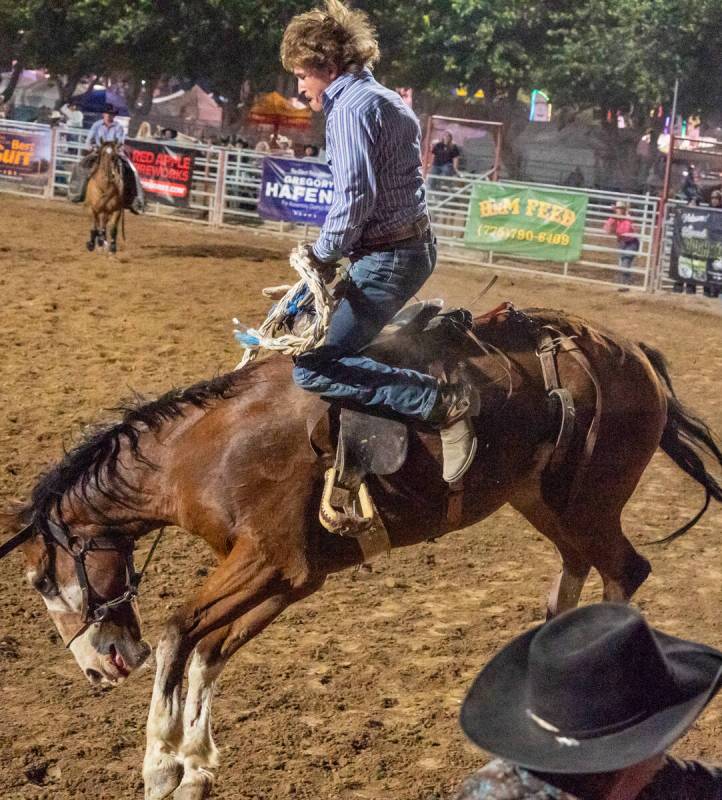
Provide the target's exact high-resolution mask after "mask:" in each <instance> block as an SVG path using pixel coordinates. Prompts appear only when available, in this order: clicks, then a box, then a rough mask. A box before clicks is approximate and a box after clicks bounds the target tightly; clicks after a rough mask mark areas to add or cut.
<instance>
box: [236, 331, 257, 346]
mask: <svg viewBox="0 0 722 800" xmlns="http://www.w3.org/2000/svg"><path fill="white" fill-rule="evenodd" d="M233 338H234V339H235V340H236V341H237V342H238V344H240V345H241V347H258V345H259V344H260V343H261V340H260V339H259V338H258V337H257V336H253V335H252V334H250V333H246V332H245V331H234V332H233Z"/></svg>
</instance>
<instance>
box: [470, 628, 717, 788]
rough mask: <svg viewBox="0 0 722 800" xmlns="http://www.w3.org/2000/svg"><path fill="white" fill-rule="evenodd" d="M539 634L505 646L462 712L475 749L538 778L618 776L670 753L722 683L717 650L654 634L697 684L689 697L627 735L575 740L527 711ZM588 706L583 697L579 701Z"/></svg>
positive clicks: (632, 727)
mask: <svg viewBox="0 0 722 800" xmlns="http://www.w3.org/2000/svg"><path fill="white" fill-rule="evenodd" d="M538 630H539V628H534V629H532V630H531V631H528V632H527V633H526V634H523V635H522V636H520V637H519V638H518V639H515V640H514V641H513V642H512V643H510V644H509V645H507V646H506V647H505V648H504V649H503V650H502V651H501V652H500V653H498V654H497V655H496V656H495V657H494V658H493V659H492V660H491V661H490V662H489V664H487V666H486V667H485V668H484V669H483V670H482V671H481V673H480V674H479V675H478V676H477V678H476V680H475V681H474V683H473V684H472V686H471V689H470V690H469V693H468V694H467V696H466V699H465V700H464V703H463V705H462V708H461V717H460V722H461V728H462V730H463V731H464V733H465V734H466V735H467V736H468V737H469V739H471V741H472V742H474V744H476V745H478V746H479V747H481V748H482V749H483V750H486V751H488V752H489V753H493V754H494V755H496V756H500V757H501V758H505V759H507V760H509V761H513V762H514V763H515V764H518V765H519V766H521V767H525V768H526V769H531V770H537V771H539V772H556V773H567V774H569V773H579V774H588V773H593V772H613V771H614V770H618V769H622V768H624V767H628V766H631V765H632V764H638V763H640V762H641V761H645V760H646V759H648V758H651V757H652V756H655V755H658V754H660V753H662V752H663V751H664V750H666V749H667V748H668V747H670V746H671V745H672V744H673V743H674V742H675V741H676V740H677V739H679V738H680V736H682V735H683V734H684V732H685V731H686V730H687V729H688V728H689V727H690V726H691V725H692V723H693V722H694V721H695V719H697V717H698V716H699V715H700V713H701V712H702V710H703V709H704V707H705V706H706V705H707V704H708V703H709V701H710V700H711V699H712V698H713V697H714V695H715V694H716V692H717V691H718V690H719V688H720V686H721V685H722V658H721V657H720V654H719V653H718V652H717V651H716V650H713V649H712V648H708V647H705V646H704V645H696V644H694V643H692V642H687V641H685V640H683V639H677V638H675V637H673V636H667V635H666V634H662V633H660V632H659V631H654V632H653V633H654V636H655V638H656V639H657V641H658V643H659V645H660V647H661V649H662V650H663V652H665V654H666V657H667V659H668V662H669V663H670V664H672V665H673V668H674V669H675V671H678V670H679V671H680V672H683V673H684V674H685V676H686V677H687V678H688V679H689V678H691V677H692V676H694V677H693V678H692V679H691V680H689V681H688V682H689V683H691V684H692V686H691V688H690V690H689V692H688V693H687V696H686V698H685V699H684V700H683V701H682V702H676V703H674V704H672V705H670V706H668V707H666V708H663V709H661V710H659V711H657V712H655V713H653V714H651V715H650V716H648V717H646V718H644V719H642V720H641V721H639V722H637V723H635V724H633V725H630V726H629V727H628V728H625V729H624V730H620V731H616V732H614V733H609V734H605V735H600V736H595V737H593V738H574V737H571V736H566V737H565V735H564V732H563V731H553V730H546V729H545V728H543V727H542V726H541V725H539V724H538V723H537V722H535V721H534V720H533V719H532V718H531V717H530V716H529V713H528V705H527V700H526V698H527V688H528V682H527V669H526V665H527V659H528V653H529V646H530V644H531V641H532V639H533V638H534V636H535V634H536V633H537V631H538ZM579 702H583V698H580V699H579Z"/></svg>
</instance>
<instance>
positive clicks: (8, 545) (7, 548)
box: [0, 522, 35, 558]
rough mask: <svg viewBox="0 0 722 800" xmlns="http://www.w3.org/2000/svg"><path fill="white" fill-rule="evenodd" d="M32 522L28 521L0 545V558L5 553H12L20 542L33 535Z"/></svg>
mask: <svg viewBox="0 0 722 800" xmlns="http://www.w3.org/2000/svg"><path fill="white" fill-rule="evenodd" d="M34 524H35V523H34V522H29V523H28V524H27V525H26V526H25V527H24V528H23V529H22V530H20V531H18V532H17V533H16V534H15V536H13V537H12V539H8V540H7V542H5V543H4V544H2V545H0V558H5V556H6V555H8V554H9V553H12V551H13V550H15V549H16V548H17V547H20V545H21V544H24V543H25V542H27V541H28V539H31V538H32V536H33V526H34Z"/></svg>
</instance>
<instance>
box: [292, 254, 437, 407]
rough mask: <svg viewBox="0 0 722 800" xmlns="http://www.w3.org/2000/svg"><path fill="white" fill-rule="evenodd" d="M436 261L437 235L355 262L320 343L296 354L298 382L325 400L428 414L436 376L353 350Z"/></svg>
mask: <svg viewBox="0 0 722 800" xmlns="http://www.w3.org/2000/svg"><path fill="white" fill-rule="evenodd" d="M435 264H436V240H434V241H429V242H421V241H420V242H414V243H413V244H412V245H404V246H403V247H400V248H397V249H395V250H390V251H381V252H374V253H369V254H368V255H365V256H363V257H362V258H360V259H359V260H358V261H356V262H355V263H354V264H353V265H352V266H351V269H350V271H349V279H348V281H347V286H346V289H345V293H344V296H343V298H342V299H341V301H340V302H339V304H338V306H337V307H336V310H335V311H334V314H333V316H332V318H331V323H330V325H329V328H328V331H327V333H326V339H325V340H324V343H323V345H321V347H317V348H316V349H315V350H310V351H309V352H307V353H303V354H302V355H300V356H298V357H297V358H296V364H295V367H294V369H293V379H294V381H295V382H296V384H297V385H298V386H300V387H301V388H302V389H306V390H308V391H310V392H317V393H319V394H321V395H322V396H323V397H325V398H327V399H339V400H347V401H351V402H354V403H358V404H360V405H363V406H368V407H370V408H378V409H381V410H383V409H387V410H388V409H390V410H392V411H395V412H396V413H397V414H401V415H403V416H408V417H412V418H414V419H421V420H424V419H427V418H428V417H429V415H430V414H431V410H432V409H433V407H434V403H435V402H436V396H437V394H438V381H437V380H436V378H433V377H432V376H431V375H425V374H423V373H421V372H416V371H415V370H411V369H401V368H398V367H390V366H388V365H387V364H382V363H380V362H378V361H374V360H373V359H372V358H368V357H367V356H362V355H355V354H356V353H358V351H359V350H362V349H363V348H364V347H365V346H366V345H367V344H369V343H370V342H372V341H373V340H374V339H375V338H376V335H377V334H378V333H379V331H380V330H381V329H382V328H383V327H384V325H386V323H387V322H389V321H390V320H391V319H392V318H393V317H394V316H395V314H396V313H397V312H398V311H400V310H401V309H402V308H403V306H404V305H405V304H406V302H407V300H408V299H409V298H410V297H412V296H413V295H414V294H415V293H416V292H417V291H418V290H419V289H420V288H421V286H422V285H423V283H424V282H425V281H426V279H427V278H428V277H429V275H431V272H432V271H433V269H434V266H435Z"/></svg>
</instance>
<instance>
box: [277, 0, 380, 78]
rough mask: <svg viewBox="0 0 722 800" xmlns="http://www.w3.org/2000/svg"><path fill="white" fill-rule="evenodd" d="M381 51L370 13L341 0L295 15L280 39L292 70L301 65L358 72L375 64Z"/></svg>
mask: <svg viewBox="0 0 722 800" xmlns="http://www.w3.org/2000/svg"><path fill="white" fill-rule="evenodd" d="M379 55H380V53H379V45H378V42H377V41H376V31H375V30H374V27H373V25H372V24H371V22H370V20H369V18H368V16H367V15H366V14H365V13H364V12H363V11H355V10H351V9H350V8H347V7H346V6H345V5H344V4H343V3H342V2H340V0H326V8H325V9H322V8H316V9H314V10H313V11H307V12H306V13H305V14H298V15H297V16H295V17H294V18H293V19H292V20H291V21H290V22H289V23H288V26H287V27H286V30H285V31H284V34H283V41H282V42H281V61H282V63H283V66H284V67H285V68H286V69H287V70H288V71H289V72H292V71H293V70H294V69H296V68H298V67H301V68H308V67H311V68H314V69H324V68H335V69H336V70H337V71H338V72H339V73H341V72H359V71H360V70H362V69H363V68H364V67H371V66H373V65H374V64H375V63H376V62H377V61H378V60H379Z"/></svg>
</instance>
